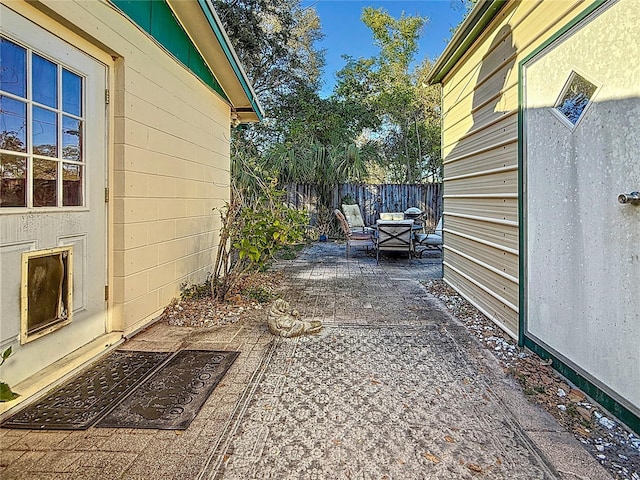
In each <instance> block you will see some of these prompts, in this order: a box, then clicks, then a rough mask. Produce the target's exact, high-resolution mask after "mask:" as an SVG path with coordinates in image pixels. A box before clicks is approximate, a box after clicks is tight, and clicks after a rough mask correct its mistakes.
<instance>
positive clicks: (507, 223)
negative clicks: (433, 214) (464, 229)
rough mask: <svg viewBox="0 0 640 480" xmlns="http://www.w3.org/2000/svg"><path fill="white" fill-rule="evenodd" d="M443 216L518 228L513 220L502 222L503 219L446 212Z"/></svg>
mask: <svg viewBox="0 0 640 480" xmlns="http://www.w3.org/2000/svg"><path fill="white" fill-rule="evenodd" d="M443 215H445V216H448V217H457V218H466V219H468V220H478V221H480V222H486V223H493V224H496V225H505V226H507V227H514V228H518V222H515V221H513V220H503V219H499V218H491V217H480V216H478V215H469V214H465V213H453V212H449V211H447V210H445V211H444V213H443Z"/></svg>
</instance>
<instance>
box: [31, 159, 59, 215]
mask: <svg viewBox="0 0 640 480" xmlns="http://www.w3.org/2000/svg"><path fill="white" fill-rule="evenodd" d="M57 205H58V162H56V161H53V160H40V159H37V158H34V159H33V206H34V207H56V206H57Z"/></svg>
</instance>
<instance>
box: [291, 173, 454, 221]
mask: <svg viewBox="0 0 640 480" xmlns="http://www.w3.org/2000/svg"><path fill="white" fill-rule="evenodd" d="M285 189H286V190H287V194H288V202H289V204H290V205H291V206H295V207H296V208H298V209H307V210H309V211H310V212H311V214H312V218H313V216H314V214H315V212H316V195H315V192H314V190H313V187H312V186H311V185H309V184H288V185H286V186H285ZM345 199H349V201H348V202H345V201H344V200H345ZM353 202H355V203H357V204H358V205H360V209H361V211H362V215H363V217H364V222H365V224H367V225H373V224H375V223H376V220H377V219H378V218H380V212H403V211H405V210H406V209H407V208H409V207H418V208H419V209H420V210H422V211H423V212H426V215H425V218H426V223H427V224H431V225H434V226H435V224H436V223H437V222H438V219H439V218H440V216H441V215H442V184H441V183H426V184H382V185H361V184H353V183H344V184H340V185H338V187H336V188H335V189H334V191H333V200H332V207H333V208H340V205H341V204H342V203H353Z"/></svg>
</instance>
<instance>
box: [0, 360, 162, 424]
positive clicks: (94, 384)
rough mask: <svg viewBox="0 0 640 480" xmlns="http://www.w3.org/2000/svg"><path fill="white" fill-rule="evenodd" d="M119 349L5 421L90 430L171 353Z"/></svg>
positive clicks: (8, 422)
mask: <svg viewBox="0 0 640 480" xmlns="http://www.w3.org/2000/svg"><path fill="white" fill-rule="evenodd" d="M169 355H170V353H168V352H134V351H115V352H113V353H112V354H110V355H109V356H108V357H106V358H104V359H101V360H100V361H99V362H98V363H96V364H95V365H93V366H91V367H90V368H89V369H87V370H86V371H84V372H83V373H81V374H80V375H78V376H75V377H73V378H72V379H71V380H69V381H67V382H66V383H64V384H62V385H61V386H59V387H57V388H56V389H54V390H53V391H52V392H51V393H49V394H48V395H46V396H45V397H44V398H43V399H42V400H39V401H38V402H36V403H35V404H33V405H30V406H28V407H27V408H25V409H23V410H21V411H19V412H18V413H16V414H15V415H13V416H11V417H9V418H8V419H7V420H6V421H5V422H3V423H2V426H3V427H8V428H28V429H43V430H44V429H46V430H86V429H87V428H89V427H90V426H91V425H93V424H94V423H95V422H96V421H97V420H98V419H99V418H100V417H102V416H103V415H104V414H105V413H107V412H108V411H109V410H110V409H111V408H113V407H114V406H115V405H116V404H117V403H118V402H119V401H120V400H122V399H123V398H124V397H125V396H126V395H128V394H129V392H131V389H132V388H134V387H135V386H136V385H138V384H140V382H141V381H142V380H144V379H145V378H146V377H147V376H148V375H149V374H150V373H151V372H152V371H153V370H154V369H155V368H156V367H158V366H159V365H160V364H161V363H162V362H163V361H164V360H166V359H167V358H168V357H169Z"/></svg>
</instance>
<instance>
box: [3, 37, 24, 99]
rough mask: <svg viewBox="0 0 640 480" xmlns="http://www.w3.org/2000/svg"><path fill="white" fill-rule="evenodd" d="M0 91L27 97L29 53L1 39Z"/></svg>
mask: <svg viewBox="0 0 640 480" xmlns="http://www.w3.org/2000/svg"><path fill="white" fill-rule="evenodd" d="M0 90H4V91H5V92H9V93H13V94H14V95H18V96H19V97H23V98H24V97H26V96H27V51H26V50H25V49H24V48H22V47H20V46H18V45H16V44H15V43H13V42H10V41H9V40H7V39H5V38H0Z"/></svg>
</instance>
